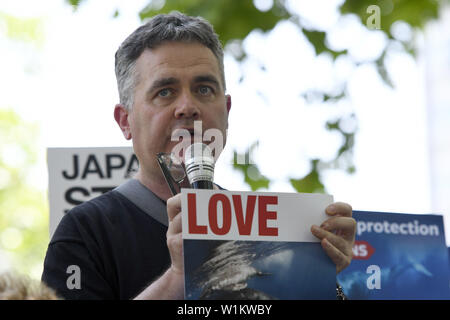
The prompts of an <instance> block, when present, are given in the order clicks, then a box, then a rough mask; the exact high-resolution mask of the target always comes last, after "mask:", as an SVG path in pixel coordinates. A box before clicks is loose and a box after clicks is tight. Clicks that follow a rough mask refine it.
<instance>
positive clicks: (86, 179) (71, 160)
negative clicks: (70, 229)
mask: <svg viewBox="0 0 450 320" xmlns="http://www.w3.org/2000/svg"><path fill="white" fill-rule="evenodd" d="M47 164H48V173H49V188H48V189H49V195H48V196H49V203H50V237H51V236H52V235H53V232H54V231H55V229H56V227H57V225H58V223H59V221H60V220H61V218H62V217H63V216H64V214H65V213H67V211H69V210H70V209H72V208H73V207H74V206H76V205H78V204H81V203H83V202H85V201H87V200H90V199H92V198H95V197H97V196H99V195H101V194H103V193H105V192H107V191H109V190H112V189H114V188H115V187H117V186H118V185H120V184H122V183H123V182H125V181H126V180H128V179H129V178H131V177H132V176H133V174H134V173H135V172H136V171H137V169H138V161H137V158H136V156H135V155H134V152H133V148H132V147H101V148H48V149H47Z"/></svg>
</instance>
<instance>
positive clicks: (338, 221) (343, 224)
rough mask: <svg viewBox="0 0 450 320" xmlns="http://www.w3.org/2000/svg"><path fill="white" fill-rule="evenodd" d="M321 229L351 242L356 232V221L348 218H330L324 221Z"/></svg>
mask: <svg viewBox="0 0 450 320" xmlns="http://www.w3.org/2000/svg"><path fill="white" fill-rule="evenodd" d="M320 227H321V228H323V229H325V230H327V231H330V232H334V231H336V232H335V234H337V235H341V236H343V237H344V238H345V239H348V240H353V238H354V236H355V230H356V220H355V219H353V218H349V217H332V218H329V219H327V220H325V221H324V222H323V223H322V224H321V225H320Z"/></svg>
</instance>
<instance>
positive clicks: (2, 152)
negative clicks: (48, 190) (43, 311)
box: [0, 109, 49, 278]
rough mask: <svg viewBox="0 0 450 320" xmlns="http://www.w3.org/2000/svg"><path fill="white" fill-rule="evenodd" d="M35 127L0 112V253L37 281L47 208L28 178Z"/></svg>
mask: <svg viewBox="0 0 450 320" xmlns="http://www.w3.org/2000/svg"><path fill="white" fill-rule="evenodd" d="M37 134H38V127H37V126H35V125H32V124H28V123H25V122H24V121H23V120H21V119H20V118H19V116H18V115H17V114H16V113H15V112H13V111H12V110H4V109H0V137H1V141H2V143H1V144H0V251H1V252H0V253H1V254H2V255H6V256H7V257H9V259H10V260H11V264H12V268H13V269H14V270H17V271H18V272H20V273H24V274H29V275H31V276H32V277H35V278H38V277H39V276H40V273H41V270H42V261H43V259H44V255H45V250H46V248H47V244H48V240H49V239H48V205H47V199H46V197H45V195H44V193H43V192H42V191H40V190H37V189H36V188H34V187H32V186H30V184H29V183H28V181H27V177H28V174H29V171H30V169H31V168H32V166H33V165H34V164H35V163H36V154H37V150H36V137H37Z"/></svg>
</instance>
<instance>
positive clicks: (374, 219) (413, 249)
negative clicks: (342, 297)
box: [338, 211, 450, 300]
mask: <svg viewBox="0 0 450 320" xmlns="http://www.w3.org/2000/svg"><path fill="white" fill-rule="evenodd" d="M353 217H354V218H355V220H356V221H357V230H356V241H355V245H354V247H353V260H352V262H351V264H350V266H349V267H347V268H346V269H345V270H343V271H342V272H341V273H340V274H339V275H338V281H339V283H340V284H341V285H342V287H343V289H344V292H345V294H346V295H347V296H348V297H349V298H350V299H369V300H378V299H389V300H391V299H449V298H450V275H449V258H448V250H447V247H446V243H445V235H444V226H443V217H442V216H440V215H432V214H427V215H422V214H421V215H418V214H402V213H387V212H367V211H353Z"/></svg>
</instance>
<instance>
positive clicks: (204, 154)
mask: <svg viewBox="0 0 450 320" xmlns="http://www.w3.org/2000/svg"><path fill="white" fill-rule="evenodd" d="M184 166H185V168H186V174H187V177H188V180H189V183H190V184H191V187H192V188H194V189H213V180H214V157H213V156H212V152H211V149H210V148H209V147H208V146H207V145H206V144H204V143H193V144H191V145H190V146H189V147H188V148H187V149H186V152H185V153H184Z"/></svg>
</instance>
